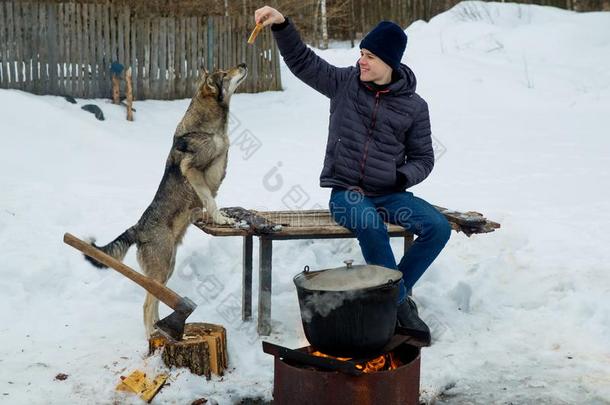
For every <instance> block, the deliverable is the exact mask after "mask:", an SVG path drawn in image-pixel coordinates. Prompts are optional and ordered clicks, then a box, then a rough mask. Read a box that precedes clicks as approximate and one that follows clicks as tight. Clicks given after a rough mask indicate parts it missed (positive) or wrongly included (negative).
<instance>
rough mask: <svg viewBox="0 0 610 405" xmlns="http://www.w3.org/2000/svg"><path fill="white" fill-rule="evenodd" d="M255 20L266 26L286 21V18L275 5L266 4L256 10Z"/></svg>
mask: <svg viewBox="0 0 610 405" xmlns="http://www.w3.org/2000/svg"><path fill="white" fill-rule="evenodd" d="M254 21H255V22H256V23H257V24H263V26H265V27H266V26H267V25H269V24H281V23H283V22H284V21H285V18H284V16H283V15H282V13H280V12H279V11H277V10H276V9H274V8H273V7H269V6H264V7H261V8H259V9H258V10H256V11H255V12H254Z"/></svg>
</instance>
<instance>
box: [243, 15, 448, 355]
mask: <svg viewBox="0 0 610 405" xmlns="http://www.w3.org/2000/svg"><path fill="white" fill-rule="evenodd" d="M254 17H255V21H256V23H262V24H263V25H265V26H266V25H271V29H272V31H273V35H274V37H275V40H276V42H277V45H278V48H279V50H280V53H281V55H282V57H283V58H284V61H285V62H286V65H287V66H288V67H289V68H290V70H291V71H292V73H294V75H295V76H297V77H298V78H299V79H300V80H302V81H303V82H305V83H306V84H307V85H309V86H311V87H313V88H314V89H315V90H317V91H318V92H320V93H322V94H324V95H325V96H327V97H328V98H329V99H330V125H329V134H328V144H327V147H326V155H325V159H324V168H323V170H322V174H321V176H320V186H321V187H330V188H332V191H331V196H330V202H329V207H330V211H331V214H332V216H333V218H334V220H335V221H336V222H337V223H339V224H341V225H342V226H345V227H346V228H348V229H350V230H351V231H352V232H353V233H354V234H355V235H356V236H357V238H358V241H359V243H360V247H361V249H362V254H363V256H364V259H365V260H366V262H367V264H376V265H380V266H384V267H388V268H392V269H396V268H398V270H400V271H401V272H402V273H403V281H402V282H401V286H400V294H399V298H398V319H397V322H398V324H399V325H400V326H402V327H405V328H409V329H411V331H412V332H413V335H414V336H416V337H417V338H419V339H420V340H422V342H423V343H424V344H430V341H431V339H430V330H429V328H428V326H427V325H426V324H425V323H424V322H423V321H422V320H421V319H420V318H419V315H418V312H417V307H416V305H415V303H414V302H413V300H412V299H411V298H410V297H409V296H408V295H407V291H408V290H409V289H411V288H412V287H413V285H414V284H415V283H416V281H417V280H418V279H419V278H420V277H421V275H422V274H423V273H424V271H426V269H427V268H428V267H429V266H430V264H431V263H432V262H433V261H434V259H435V258H436V257H437V256H438V254H439V253H440V252H441V250H442V249H443V247H444V246H445V244H446V243H447V241H448V240H449V236H450V234H451V227H450V225H449V223H448V221H447V220H446V219H445V217H444V216H443V215H442V214H440V213H439V212H438V211H437V210H436V209H435V208H434V207H433V206H432V205H430V204H429V203H428V202H426V201H424V200H423V199H421V198H418V197H416V196H414V195H413V193H412V192H409V191H406V189H407V188H409V187H412V186H414V185H415V184H418V183H420V182H421V181H423V180H424V179H425V178H426V177H427V176H428V175H429V174H430V172H431V171H432V167H433V166H434V153H433V150H432V139H431V130H430V118H429V114H428V105H427V104H426V102H425V101H424V100H423V99H422V98H421V97H420V96H419V95H417V94H416V93H415V87H416V79H415V75H414V74H413V72H412V71H411V69H409V67H407V66H406V65H404V64H402V63H401V59H402V56H403V53H404V50H405V48H406V45H407V36H406V34H405V33H404V31H403V30H402V29H401V28H400V27H399V26H398V25H396V24H394V23H392V22H389V21H382V22H381V23H379V24H378V25H377V26H376V27H375V28H374V29H373V30H372V31H371V32H369V33H368V34H367V35H366V36H365V37H364V39H363V40H362V42H361V43H360V48H361V49H360V59H359V60H358V63H357V66H355V67H345V68H341V67H336V66H333V65H331V64H329V63H328V62H326V61H325V60H323V59H322V58H320V57H319V56H317V55H316V54H315V53H314V52H313V51H312V50H311V49H309V48H308V47H307V46H306V45H305V44H304V43H303V41H302V40H301V38H300V36H299V33H298V32H297V30H296V28H295V27H294V25H293V24H292V23H291V22H290V21H289V19H287V18H285V17H284V16H283V15H282V14H281V13H280V12H279V11H277V10H276V9H274V8H271V7H269V6H265V7H262V8H260V9H258V10H256V12H255V15H254ZM384 221H387V222H390V223H394V224H398V225H401V226H403V227H404V228H405V229H407V230H409V231H411V232H413V233H414V234H416V235H417V236H418V237H417V239H416V240H415V242H414V244H413V246H412V247H411V248H410V249H409V250H408V252H407V253H406V254H405V256H404V257H403V258H402V260H401V261H400V263H399V264H398V266H397V265H396V261H395V258H394V255H393V253H392V249H391V247H390V239H389V235H388V232H387V228H386V226H385V224H384Z"/></svg>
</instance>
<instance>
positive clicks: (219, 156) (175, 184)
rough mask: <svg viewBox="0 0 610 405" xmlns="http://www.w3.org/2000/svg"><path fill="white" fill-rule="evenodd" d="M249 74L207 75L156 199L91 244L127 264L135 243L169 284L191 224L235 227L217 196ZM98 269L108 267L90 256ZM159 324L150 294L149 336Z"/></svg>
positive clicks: (143, 260)
mask: <svg viewBox="0 0 610 405" xmlns="http://www.w3.org/2000/svg"><path fill="white" fill-rule="evenodd" d="M247 74H248V69H247V67H246V65H245V64H240V65H238V66H236V67H234V68H232V69H229V70H226V71H224V70H217V71H215V72H213V73H211V74H210V73H208V72H207V71H204V72H203V73H202V76H201V78H200V79H199V82H198V85H197V92H196V93H195V95H194V96H193V99H192V100H191V103H190V105H189V107H188V109H187V110H186V113H185V114H184V117H183V118H182V120H181V121H180V123H179V124H178V127H177V128H176V132H175V133H174V139H173V144H172V147H171V150H170V152H169V156H168V158H167V161H166V164H165V172H164V173H163V177H162V179H161V183H160V184H159V188H158V190H157V193H156V194H155V196H154V198H153V201H152V202H151V204H150V205H149V206H148V208H146V210H145V211H144V213H143V214H142V217H141V218H140V219H139V220H138V222H137V223H136V224H135V225H134V226H132V227H130V228H129V229H127V230H126V231H125V232H123V233H122V234H121V235H119V236H118V237H117V238H116V239H114V240H113V241H112V242H110V243H109V244H107V245H105V246H97V245H95V240H94V239H91V240H90V243H91V245H92V246H95V247H96V248H98V249H100V250H102V251H103V252H104V253H106V254H108V255H110V256H112V257H114V258H115V259H117V260H123V259H124V258H125V255H126V254H127V251H128V249H129V248H130V247H131V245H133V244H134V243H135V244H136V246H137V249H138V251H137V258H138V263H139V265H140V267H141V268H142V271H143V273H144V274H145V275H147V276H148V277H151V278H153V279H154V280H156V281H158V282H160V283H162V284H166V283H167V281H168V280H169V278H170V277H171V275H172V273H173V271H174V265H175V261H176V249H177V247H178V245H179V244H180V242H181V241H182V238H183V237H184V234H185V232H186V229H187V228H188V226H189V225H190V224H191V223H193V222H196V221H199V220H204V221H206V222H213V223H216V224H232V223H234V222H235V221H234V220H233V219H232V218H230V217H227V216H225V215H224V214H223V213H222V212H221V211H220V210H218V208H217V206H216V201H215V197H216V195H217V193H218V188H219V187H220V184H221V183H222V181H223V180H224V178H225V175H226V169H227V155H228V152H229V136H228V133H227V132H228V119H229V101H230V100H231V96H232V95H233V93H234V92H235V90H236V89H237V87H238V86H239V84H240V83H242V82H243V81H244V79H245V78H246V76H247ZM85 258H86V259H87V260H88V261H89V262H91V263H92V264H93V265H95V266H96V267H99V268H105V267H106V266H105V265H103V264H102V263H99V262H98V261H96V260H95V259H92V258H90V257H88V256H85ZM158 320H159V301H158V300H157V298H155V297H154V296H153V295H151V294H149V293H147V295H146V300H145V301H144V326H145V328H146V333H147V335H148V336H150V335H151V334H152V332H153V325H154V324H155V322H157V321H158Z"/></svg>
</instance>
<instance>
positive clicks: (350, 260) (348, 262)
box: [343, 259, 354, 269]
mask: <svg viewBox="0 0 610 405" xmlns="http://www.w3.org/2000/svg"><path fill="white" fill-rule="evenodd" d="M343 263H345V265H346V266H347V268H348V269H351V268H352V264H353V263H354V260H353V259H347V260H343Z"/></svg>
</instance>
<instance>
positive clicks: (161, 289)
mask: <svg viewBox="0 0 610 405" xmlns="http://www.w3.org/2000/svg"><path fill="white" fill-rule="evenodd" d="M64 242H65V243H67V244H68V245H70V246H72V247H73V248H75V249H77V250H80V251H81V252H83V253H84V254H86V255H87V256H89V257H92V258H94V259H95V260H97V261H98V262H100V263H103V264H105V265H106V266H108V267H111V268H113V269H114V270H116V271H118V272H119V273H121V274H122V275H124V276H125V277H127V278H128V279H131V280H133V281H135V282H136V283H137V284H139V285H140V286H141V287H143V288H144V289H145V290H146V291H148V292H149V293H151V294H152V295H154V296H155V297H157V298H158V299H159V300H161V301H162V302H164V303H165V304H166V305H167V306H169V307H171V308H172V309H174V310H175V309H176V307H177V306H178V304H179V303H180V302H181V301H182V297H180V296H179V295H178V294H176V293H175V292H174V291H172V290H170V289H169V288H167V287H166V286H164V285H163V284H161V283H159V282H158V281H156V280H153V279H152V278H150V277H146V276H145V275H143V274H140V273H138V272H137V271H135V270H133V269H132V268H131V267H129V266H127V265H125V264H123V263H121V262H120V261H118V260H117V259H115V258H114V257H112V256H110V255H107V254H106V253H104V252H102V251H101V250H99V249H97V248H95V247H93V246H91V245H90V244H89V243H87V242H84V241H82V240H80V239H78V238H77V237H76V236H74V235H71V234H69V233H66V234H64Z"/></svg>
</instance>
